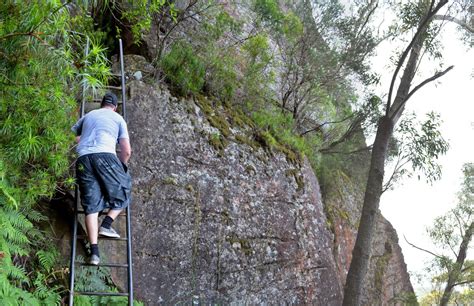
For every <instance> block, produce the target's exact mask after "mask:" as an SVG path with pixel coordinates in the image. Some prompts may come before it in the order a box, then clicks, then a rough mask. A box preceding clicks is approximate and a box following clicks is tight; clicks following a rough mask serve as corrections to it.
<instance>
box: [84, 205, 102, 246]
mask: <svg viewBox="0 0 474 306" xmlns="http://www.w3.org/2000/svg"><path fill="white" fill-rule="evenodd" d="M98 217H99V213H93V214H89V215H87V216H86V228H87V236H88V237H89V243H90V244H97V236H98V234H99V221H98Z"/></svg>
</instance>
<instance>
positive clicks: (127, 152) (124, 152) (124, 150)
mask: <svg viewBox="0 0 474 306" xmlns="http://www.w3.org/2000/svg"><path fill="white" fill-rule="evenodd" d="M119 147H120V152H119V154H118V158H119V159H120V161H121V162H122V163H124V164H126V163H127V162H128V160H129V159H130V156H131V155H132V148H131V147H130V140H129V139H128V138H119Z"/></svg>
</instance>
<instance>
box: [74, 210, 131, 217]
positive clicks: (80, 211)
mask: <svg viewBox="0 0 474 306" xmlns="http://www.w3.org/2000/svg"><path fill="white" fill-rule="evenodd" d="M77 213H78V214H85V213H86V212H85V211H83V210H78V211H77ZM118 215H119V216H126V215H127V214H126V213H124V212H121V213H120V214H118Z"/></svg>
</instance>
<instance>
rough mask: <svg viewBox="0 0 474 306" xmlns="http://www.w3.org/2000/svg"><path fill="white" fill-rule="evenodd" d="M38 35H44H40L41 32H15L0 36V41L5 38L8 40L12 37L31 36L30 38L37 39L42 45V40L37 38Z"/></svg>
mask: <svg viewBox="0 0 474 306" xmlns="http://www.w3.org/2000/svg"><path fill="white" fill-rule="evenodd" d="M39 35H44V33H41V32H37V33H35V32H16V33H9V34H7V35H4V36H0V40H3V39H7V38H10V37H14V36H32V37H35V38H36V39H38V40H39V41H41V42H43V43H44V40H43V39H42V38H41V37H39Z"/></svg>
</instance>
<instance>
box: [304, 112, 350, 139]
mask: <svg viewBox="0 0 474 306" xmlns="http://www.w3.org/2000/svg"><path fill="white" fill-rule="evenodd" d="M352 117H354V114H351V115H349V116H347V117H345V118H342V119H341V120H337V121H326V122H324V123H321V124H318V125H317V126H315V127H313V128H311V129H309V130H306V131H304V132H302V133H300V136H304V135H306V134H308V133H311V132H314V131H317V130H319V129H320V128H322V127H323V126H325V125H326V124H333V123H342V122H344V121H347V120H349V119H351V118H352Z"/></svg>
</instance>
